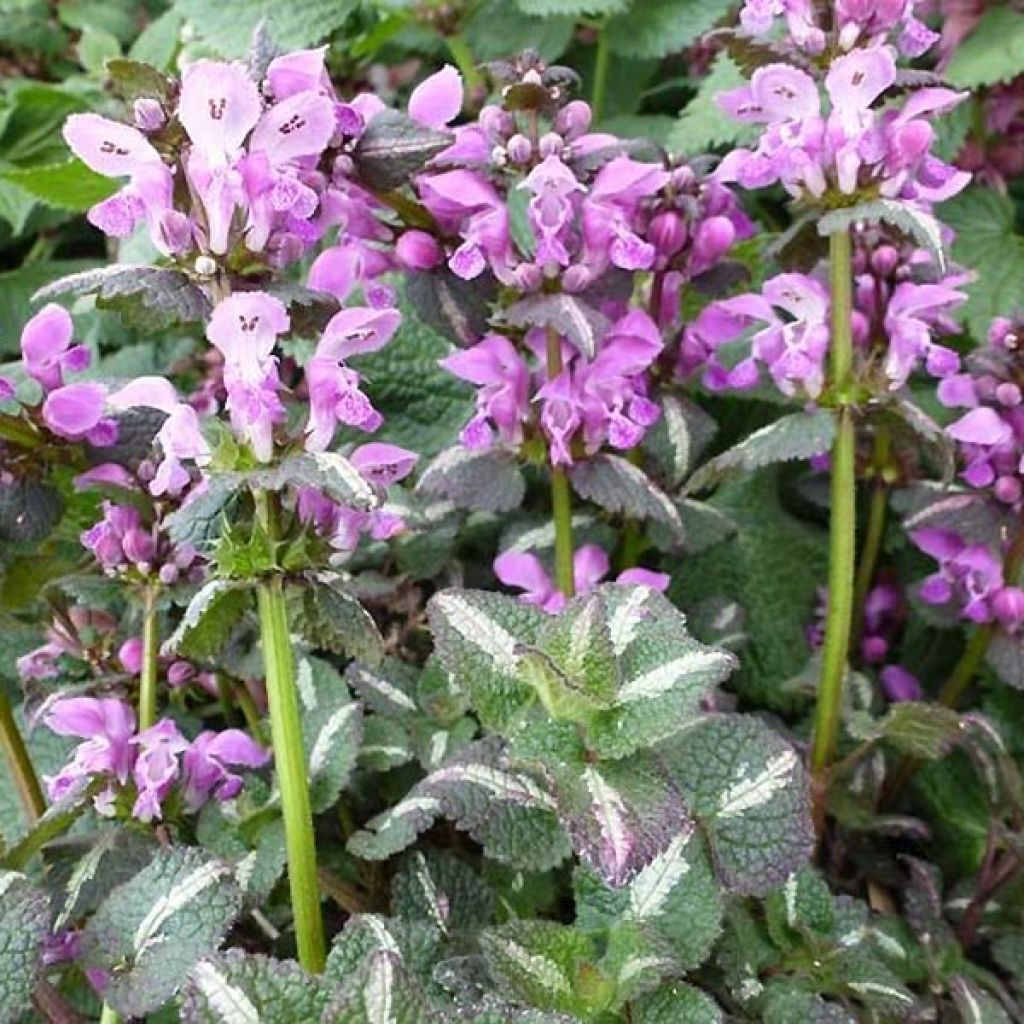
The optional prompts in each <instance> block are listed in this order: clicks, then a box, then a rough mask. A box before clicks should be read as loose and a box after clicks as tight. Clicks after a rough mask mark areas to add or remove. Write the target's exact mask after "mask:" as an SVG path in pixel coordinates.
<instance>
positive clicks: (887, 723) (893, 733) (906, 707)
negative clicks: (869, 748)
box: [859, 701, 963, 761]
mask: <svg viewBox="0 0 1024 1024" xmlns="http://www.w3.org/2000/svg"><path fill="white" fill-rule="evenodd" d="M962 735H963V725H962V719H961V716H960V715H959V714H958V713H957V712H956V711H952V710H951V709H949V708H945V707H943V706H942V705H941V704H934V703H932V702H926V701H901V702H900V703H898V704H894V705H893V706H892V707H891V708H890V709H889V711H888V712H887V713H886V714H885V716H884V717H883V718H880V719H879V720H878V721H877V722H872V724H871V727H870V729H869V730H867V731H866V732H865V733H864V734H862V735H861V736H859V738H862V739H870V738H875V737H877V738H878V739H880V740H883V741H884V742H885V743H887V744H888V745H889V746H891V747H892V748H893V749H894V750H898V751H899V752H900V753H901V754H908V755H909V756H911V757H915V758H918V759H920V760H926V761H935V760H937V759H938V758H941V757H945V756H946V754H948V753H949V751H950V750H951V749H952V747H953V746H954V745H955V744H956V743H957V742H958V741H959V740H960V739H961V738H962Z"/></svg>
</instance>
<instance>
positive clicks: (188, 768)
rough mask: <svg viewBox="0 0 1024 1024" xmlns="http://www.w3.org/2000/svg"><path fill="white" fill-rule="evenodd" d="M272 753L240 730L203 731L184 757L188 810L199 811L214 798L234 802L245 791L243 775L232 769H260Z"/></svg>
mask: <svg viewBox="0 0 1024 1024" xmlns="http://www.w3.org/2000/svg"><path fill="white" fill-rule="evenodd" d="M269 760H270V754H269V753H268V752H267V751H265V750H264V749H263V748H262V747H261V746H259V745H258V744H257V743H254V742H253V741H252V740H251V739H250V738H249V737H248V736H247V735H246V734H245V733H244V732H242V731H241V730H240V729H225V730H224V731H223V732H219V733H218V732H210V731H209V730H207V731H205V732H201V733H200V734H199V735H198V736H197V737H196V738H195V739H194V740H193V741H192V743H191V745H189V747H188V749H187V750H185V755H184V757H183V758H182V784H183V792H184V798H185V809H186V810H187V811H189V812H194V811H197V810H199V808H200V807H202V805H203V804H204V803H206V801H207V800H209V798H210V797H211V796H213V797H216V799H218V800H231V799H232V798H234V797H236V796H237V795H238V793H239V792H240V791H241V788H242V782H243V779H242V776H241V775H237V774H235V773H233V772H231V771H229V770H228V769H229V767H242V768H261V767H262V766H263V765H265V764H266V763H267V762H268V761H269Z"/></svg>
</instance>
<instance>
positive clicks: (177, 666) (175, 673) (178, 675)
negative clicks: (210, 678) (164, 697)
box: [167, 661, 196, 687]
mask: <svg viewBox="0 0 1024 1024" xmlns="http://www.w3.org/2000/svg"><path fill="white" fill-rule="evenodd" d="M195 674H196V670H195V668H194V667H193V666H192V665H190V664H189V663H188V662H187V661H175V662H172V663H171V664H170V665H169V666H168V667H167V685H168V686H174V687H177V686H184V685H185V683H187V682H188V681H189V680H190V679H191V678H192V677H193V676H194V675H195Z"/></svg>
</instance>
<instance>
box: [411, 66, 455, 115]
mask: <svg viewBox="0 0 1024 1024" xmlns="http://www.w3.org/2000/svg"><path fill="white" fill-rule="evenodd" d="M461 109H462V75H460V74H459V72H458V71H457V70H456V69H455V68H454V67H452V65H451V64H446V65H445V66H444V67H443V68H441V70H440V71H437V72H435V73H434V74H432V75H430V77H429V78H425V79H424V80H423V81H422V82H420V84H419V85H417V86H416V88H415V89H413V91H412V95H411V96H410V97H409V116H410V117H411V118H412V119H413V120H414V121H418V122H419V123H420V124H422V125H426V127H428V128H443V127H444V126H445V125H446V124H448V123H449V122H450V121H454V120H455V118H456V117H458V115H459V111H460V110H461Z"/></svg>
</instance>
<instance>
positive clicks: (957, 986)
mask: <svg viewBox="0 0 1024 1024" xmlns="http://www.w3.org/2000/svg"><path fill="white" fill-rule="evenodd" d="M950 991H951V992H952V994H953V1002H954V1003H956V1007H957V1009H958V1010H959V1011H960V1018H961V1020H963V1021H964V1024H1010V1022H1011V1020H1012V1018H1011V1017H1010V1015H1009V1014H1008V1013H1007V1012H1006V1010H1005V1009H1004V1008H1003V1005H1002V1003H1000V1002H999V1000H998V999H996V997H995V996H993V995H990V994H989V993H988V992H985V991H984V990H983V989H981V988H979V987H978V986H977V985H976V984H974V982H971V981H968V980H967V979H966V978H962V977H956V978H954V979H953V980H952V982H951V983H950Z"/></svg>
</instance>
